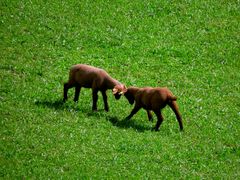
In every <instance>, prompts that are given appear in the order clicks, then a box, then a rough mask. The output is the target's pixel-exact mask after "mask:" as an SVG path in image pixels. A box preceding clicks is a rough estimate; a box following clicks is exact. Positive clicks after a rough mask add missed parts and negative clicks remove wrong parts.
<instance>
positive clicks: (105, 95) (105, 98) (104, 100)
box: [101, 91, 109, 112]
mask: <svg viewBox="0 0 240 180" xmlns="http://www.w3.org/2000/svg"><path fill="white" fill-rule="evenodd" d="M101 92H102V96H103V102H104V109H105V111H107V112H108V111H109V106H108V102H107V94H106V91H101Z"/></svg>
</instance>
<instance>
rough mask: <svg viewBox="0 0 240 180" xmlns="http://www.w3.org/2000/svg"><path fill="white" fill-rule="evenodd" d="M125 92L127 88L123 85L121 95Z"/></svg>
mask: <svg viewBox="0 0 240 180" xmlns="http://www.w3.org/2000/svg"><path fill="white" fill-rule="evenodd" d="M126 92H127V87H126V86H125V85H123V89H122V91H121V94H125V93H126Z"/></svg>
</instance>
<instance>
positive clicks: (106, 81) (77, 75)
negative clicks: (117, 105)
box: [63, 64, 127, 111]
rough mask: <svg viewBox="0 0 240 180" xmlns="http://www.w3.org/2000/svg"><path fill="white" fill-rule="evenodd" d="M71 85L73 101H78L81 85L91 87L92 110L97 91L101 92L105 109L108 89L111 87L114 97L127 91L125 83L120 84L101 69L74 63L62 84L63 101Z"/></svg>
mask: <svg viewBox="0 0 240 180" xmlns="http://www.w3.org/2000/svg"><path fill="white" fill-rule="evenodd" d="M72 87H75V97H74V101H75V102H76V101H78V98H79V94H80V90H81V88H82V87H84V88H92V98H93V105H92V110H93V111H96V110H97V100H98V91H101V93H102V96H103V101H104V109H105V111H109V107H108V102H107V94H106V91H107V90H108V89H112V92H113V94H114V96H115V98H116V99H119V98H120V97H121V95H123V94H124V93H125V92H126V91H127V88H126V86H125V85H123V84H121V83H120V82H118V81H117V80H116V79H113V78H112V77H111V76H110V75H109V74H108V73H107V72H106V71H104V70H103V69H99V68H96V67H93V66H89V65H85V64H76V65H73V66H72V67H71V69H70V72H69V80H68V82H67V83H65V84H64V95H63V96H64V98H63V101H64V102H65V101H66V100H67V92H68V89H70V88H72Z"/></svg>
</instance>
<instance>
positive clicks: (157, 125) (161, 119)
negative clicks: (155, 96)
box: [154, 111, 163, 131]
mask: <svg viewBox="0 0 240 180" xmlns="http://www.w3.org/2000/svg"><path fill="white" fill-rule="evenodd" d="M154 113H155V114H156V116H157V118H158V120H157V123H156V126H155V131H158V130H159V127H160V125H161V124H162V122H163V116H162V113H161V111H154Z"/></svg>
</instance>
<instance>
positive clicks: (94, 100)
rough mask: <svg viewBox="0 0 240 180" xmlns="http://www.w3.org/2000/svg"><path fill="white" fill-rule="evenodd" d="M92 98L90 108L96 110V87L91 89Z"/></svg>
mask: <svg viewBox="0 0 240 180" xmlns="http://www.w3.org/2000/svg"><path fill="white" fill-rule="evenodd" d="M92 98H93V105H92V110H93V111H97V100H98V90H97V89H92Z"/></svg>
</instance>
